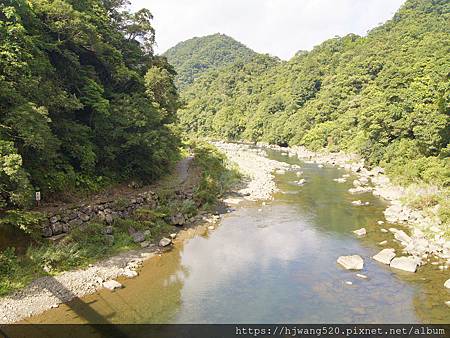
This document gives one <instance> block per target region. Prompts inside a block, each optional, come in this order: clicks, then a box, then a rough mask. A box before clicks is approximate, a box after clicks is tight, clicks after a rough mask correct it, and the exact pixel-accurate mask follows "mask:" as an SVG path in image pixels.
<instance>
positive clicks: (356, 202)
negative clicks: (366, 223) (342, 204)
mask: <svg viewBox="0 0 450 338" xmlns="http://www.w3.org/2000/svg"><path fill="white" fill-rule="evenodd" d="M352 204H353V205H363V202H361V201H360V200H357V201H352Z"/></svg>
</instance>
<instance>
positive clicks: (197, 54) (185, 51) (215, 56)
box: [163, 34, 256, 89]
mask: <svg viewBox="0 0 450 338" xmlns="http://www.w3.org/2000/svg"><path fill="white" fill-rule="evenodd" d="M255 54H256V53H255V52H254V51H252V50H251V49H249V48H248V47H246V46H245V45H243V44H242V43H240V42H238V41H236V40H234V39H233V38H231V37H229V36H227V35H224V34H214V35H208V36H205V37H200V38H198V37H196V38H193V39H189V40H186V41H183V42H180V43H179V44H177V45H176V46H175V47H172V48H170V49H169V50H168V51H166V52H165V53H164V54H163V56H165V57H167V59H168V61H169V63H170V64H172V65H173V66H174V67H175V70H176V71H177V73H178V76H177V78H176V83H177V85H178V87H179V88H181V89H182V88H184V87H185V86H187V85H189V84H191V83H192V82H193V81H194V80H195V78H197V77H198V76H199V75H200V74H202V73H204V72H205V71H206V70H208V69H211V68H217V67H220V66H225V65H227V64H230V63H234V62H236V61H238V60H244V61H247V60H249V59H250V58H251V57H253V56H254V55H255Z"/></svg>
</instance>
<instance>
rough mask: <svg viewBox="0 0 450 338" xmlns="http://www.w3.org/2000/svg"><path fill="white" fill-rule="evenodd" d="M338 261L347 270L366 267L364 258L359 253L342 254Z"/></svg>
mask: <svg viewBox="0 0 450 338" xmlns="http://www.w3.org/2000/svg"><path fill="white" fill-rule="evenodd" d="M337 262H338V264H340V265H342V266H343V267H344V268H345V269H347V270H362V268H363V267H364V260H363V259H362V258H361V256H358V255H352V256H340V257H339V258H338V259H337Z"/></svg>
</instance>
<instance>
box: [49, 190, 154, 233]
mask: <svg viewBox="0 0 450 338" xmlns="http://www.w3.org/2000/svg"><path fill="white" fill-rule="evenodd" d="M144 205H145V206H148V207H150V208H155V207H157V206H158V196H157V195H156V193H155V192H153V191H146V192H143V193H140V194H137V195H136V196H134V197H129V198H128V199H126V198H123V199H120V200H117V201H115V200H109V201H102V202H99V203H97V204H89V205H80V206H76V207H73V208H67V209H64V210H59V211H57V212H53V213H52V214H50V215H49V216H48V222H45V223H44V224H43V228H42V236H43V237H46V238H48V237H52V236H57V235H61V234H65V233H69V232H70V231H71V230H72V229H74V228H77V227H80V226H81V225H82V224H84V223H87V222H90V221H93V220H97V221H99V222H104V223H106V224H111V223H112V222H113V219H114V218H116V217H127V216H129V215H130V213H132V212H133V211H134V210H136V209H137V208H139V207H142V206H144Z"/></svg>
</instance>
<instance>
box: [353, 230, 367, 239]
mask: <svg viewBox="0 0 450 338" xmlns="http://www.w3.org/2000/svg"><path fill="white" fill-rule="evenodd" d="M353 233H354V234H356V235H357V236H360V237H362V236H365V235H366V234H367V231H366V228H361V229H358V230H355V231H353Z"/></svg>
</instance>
